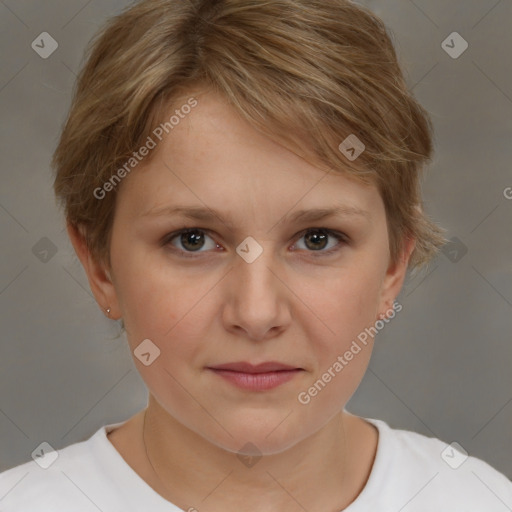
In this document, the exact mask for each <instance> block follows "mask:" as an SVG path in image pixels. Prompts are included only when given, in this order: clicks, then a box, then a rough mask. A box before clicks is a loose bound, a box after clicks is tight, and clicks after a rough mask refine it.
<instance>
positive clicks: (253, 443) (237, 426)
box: [205, 411, 308, 455]
mask: <svg viewBox="0 0 512 512" xmlns="http://www.w3.org/2000/svg"><path fill="white" fill-rule="evenodd" d="M292 416H293V414H291V415H290V417H289V418H287V419H285V418H286V414H284V415H283V414H282V412H281V413H280V414H277V413H276V414H271V415H268V414H265V412H263V411H260V413H259V417H258V416H257V415H256V414H252V415H249V416H247V415H246V416H245V417H244V418H243V419H240V420H239V421H229V422H224V423H222V424H223V426H224V428H225V429H226V430H227V431H228V432H229V434H231V436H230V435H229V434H227V433H226V432H224V430H223V431H222V432H223V434H224V435H222V436H215V438H212V437H210V436H205V437H208V438H209V440H210V442H212V443H213V444H215V445H217V446H219V448H222V449H224V450H226V451H230V452H233V453H236V454H241V455H275V454H278V453H281V452H283V451H285V450H287V449H289V448H291V447H292V446H294V445H295V444H297V443H298V442H300V441H301V440H302V439H304V438H305V437H307V435H308V434H307V432H306V430H305V429H304V426H300V427H299V426H298V425H297V424H296V421H297V418H294V419H293V420H292ZM283 419H285V420H284V421H283Z"/></svg>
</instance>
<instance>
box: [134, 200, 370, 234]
mask: <svg viewBox="0 0 512 512" xmlns="http://www.w3.org/2000/svg"><path fill="white" fill-rule="evenodd" d="M142 216H143V217H160V216H169V217H170V216H182V217H185V218H188V219H191V220H199V221H214V220H215V219H218V220H220V221H221V222H222V223H224V224H225V225H226V226H227V227H228V228H229V229H232V230H233V229H234V226H233V223H232V222H231V220H230V219H228V218H227V216H225V215H223V214H221V213H220V212H217V211H215V210H211V209H209V208H204V207H194V206H173V207H168V206H164V207H161V208H157V209H152V210H149V211H148V212H146V213H144V214H143V215H142ZM336 216H342V217H343V216H347V217H348V216H350V217H352V216H356V217H363V218H365V219H370V213H369V212H368V211H366V210H363V209H361V208H358V207H355V206H349V205H337V206H334V207H332V208H311V209H304V210H298V211H296V212H294V213H293V214H291V215H290V214H287V215H285V216H284V217H283V218H282V219H281V220H280V221H278V222H277V223H276V224H283V223H285V222H286V221H287V220H288V221H289V222H299V221H300V222H315V221H319V220H322V219H326V218H328V217H336Z"/></svg>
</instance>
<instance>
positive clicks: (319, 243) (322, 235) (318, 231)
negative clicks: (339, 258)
mask: <svg viewBox="0 0 512 512" xmlns="http://www.w3.org/2000/svg"><path fill="white" fill-rule="evenodd" d="M298 236H299V237H300V238H299V239H304V240H305V244H304V245H305V247H306V250H307V252H316V253H318V254H313V255H312V256H314V257H317V256H322V255H326V254H332V253H333V252H336V251H339V250H340V249H341V247H342V246H343V242H344V243H347V242H348V237H347V236H346V235H345V234H344V233H339V232H337V231H333V230H331V229H326V228H308V229H306V230H304V231H302V232H301V233H300V234H299V235H298ZM329 237H330V238H334V239H335V240H337V242H338V243H336V244H334V245H331V248H329V249H328V250H324V249H325V248H326V247H327V246H328V245H329V242H328V239H329ZM340 242H341V243H340Z"/></svg>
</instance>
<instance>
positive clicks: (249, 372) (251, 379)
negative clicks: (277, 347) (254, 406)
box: [208, 361, 303, 391]
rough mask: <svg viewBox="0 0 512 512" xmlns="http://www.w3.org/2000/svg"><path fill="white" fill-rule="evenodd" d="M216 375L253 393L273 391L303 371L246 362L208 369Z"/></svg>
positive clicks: (270, 363) (285, 366)
mask: <svg viewBox="0 0 512 512" xmlns="http://www.w3.org/2000/svg"><path fill="white" fill-rule="evenodd" d="M208 369H209V370H212V371H213V372H214V373H216V374H217V375H219V376H220V377H223V378H224V379H226V380H228V381H229V382H231V383H232V384H235V385H236V386H238V387H240V388H243V389H248V390H251V391H265V390H267V389H272V388H275V387H277V386H280V385H281V384H284V383H285V382H288V381H289V380H290V379H293V377H294V376H295V375H297V374H298V373H299V372H301V371H303V369H302V368H297V367H293V366H289V365H285V364H281V363H276V362H273V361H270V362H267V363H261V364H258V365H252V364H250V363H246V362H239V363H227V364H221V365H217V366H215V367H208Z"/></svg>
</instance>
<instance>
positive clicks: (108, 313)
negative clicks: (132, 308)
mask: <svg viewBox="0 0 512 512" xmlns="http://www.w3.org/2000/svg"><path fill="white" fill-rule="evenodd" d="M105 311H106V312H107V316H110V312H111V311H112V310H111V309H110V308H107V309H106V310H105Z"/></svg>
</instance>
